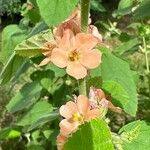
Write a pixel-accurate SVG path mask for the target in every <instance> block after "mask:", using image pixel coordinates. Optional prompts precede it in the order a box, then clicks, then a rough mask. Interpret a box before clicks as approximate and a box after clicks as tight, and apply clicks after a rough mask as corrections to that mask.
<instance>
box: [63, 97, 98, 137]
mask: <svg viewBox="0 0 150 150" xmlns="http://www.w3.org/2000/svg"><path fill="white" fill-rule="evenodd" d="M60 114H61V116H63V117H64V118H65V119H63V120H62V121H61V122H60V133H61V135H63V136H66V137H67V136H68V135H70V134H72V133H74V132H75V131H76V130H77V129H78V126H79V125H81V124H83V123H84V122H87V121H90V120H91V119H93V118H96V117H99V116H100V112H99V109H97V108H94V109H92V108H91V105H90V101H89V100H88V98H87V97H86V96H84V95H79V96H78V97H77V99H76V101H75V102H72V101H69V102H67V103H66V105H63V106H61V107H60Z"/></svg>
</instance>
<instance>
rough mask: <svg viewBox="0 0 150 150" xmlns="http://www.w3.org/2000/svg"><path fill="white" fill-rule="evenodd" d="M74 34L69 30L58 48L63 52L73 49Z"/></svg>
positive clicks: (65, 32)
mask: <svg viewBox="0 0 150 150" xmlns="http://www.w3.org/2000/svg"><path fill="white" fill-rule="evenodd" d="M73 36H74V35H73V32H72V31H71V30H69V29H67V30H65V31H64V32H63V37H62V39H61V40H60V42H59V43H58V47H59V48H60V49H61V50H62V51H63V50H64V51H66V50H69V49H70V48H71V45H70V39H71V38H72V37H73Z"/></svg>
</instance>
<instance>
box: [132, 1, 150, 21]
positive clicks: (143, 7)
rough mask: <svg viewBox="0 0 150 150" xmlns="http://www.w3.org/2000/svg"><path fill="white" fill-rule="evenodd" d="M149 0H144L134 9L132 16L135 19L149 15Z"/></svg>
mask: <svg viewBox="0 0 150 150" xmlns="http://www.w3.org/2000/svg"><path fill="white" fill-rule="evenodd" d="M149 10H150V1H149V0H144V1H143V2H142V3H141V4H140V5H139V7H138V8H137V9H136V10H135V12H134V14H133V16H134V18H135V19H138V20H139V19H146V18H147V19H148V17H150V11H149Z"/></svg>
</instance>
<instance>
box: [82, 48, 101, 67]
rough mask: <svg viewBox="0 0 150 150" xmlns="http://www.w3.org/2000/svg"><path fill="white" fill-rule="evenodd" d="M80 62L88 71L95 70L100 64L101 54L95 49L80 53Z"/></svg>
mask: <svg viewBox="0 0 150 150" xmlns="http://www.w3.org/2000/svg"><path fill="white" fill-rule="evenodd" d="M80 62H81V64H82V65H84V66H85V67H87V68H88V69H93V68H96V67H98V66H99V64H100V63H101V52H100V51H99V50H97V49H93V50H90V51H82V56H81V58H80Z"/></svg>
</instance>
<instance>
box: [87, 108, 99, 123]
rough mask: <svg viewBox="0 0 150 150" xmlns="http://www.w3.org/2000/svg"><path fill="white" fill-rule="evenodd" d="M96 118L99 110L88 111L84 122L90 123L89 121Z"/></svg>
mask: <svg viewBox="0 0 150 150" xmlns="http://www.w3.org/2000/svg"><path fill="white" fill-rule="evenodd" d="M98 117H100V110H99V109H92V110H90V109H89V110H88V111H87V114H86V117H85V120H86V121H90V120H91V119H94V118H98Z"/></svg>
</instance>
